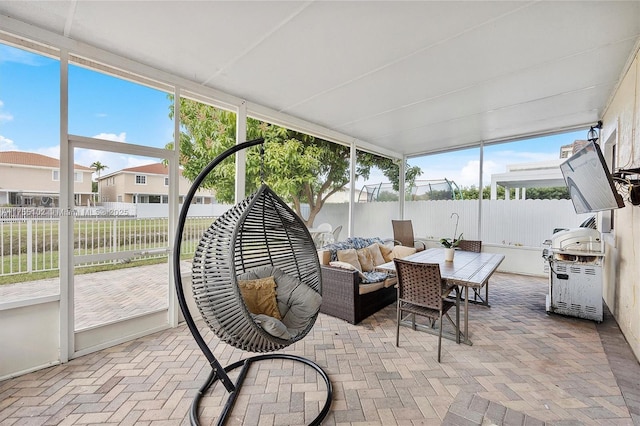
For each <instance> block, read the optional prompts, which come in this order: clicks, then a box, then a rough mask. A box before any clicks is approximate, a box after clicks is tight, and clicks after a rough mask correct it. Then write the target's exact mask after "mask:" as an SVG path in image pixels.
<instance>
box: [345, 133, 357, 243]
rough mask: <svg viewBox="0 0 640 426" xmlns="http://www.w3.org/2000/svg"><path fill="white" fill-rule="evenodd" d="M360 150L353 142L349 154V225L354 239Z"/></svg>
mask: <svg viewBox="0 0 640 426" xmlns="http://www.w3.org/2000/svg"><path fill="white" fill-rule="evenodd" d="M357 153H358V150H357V148H356V141H355V140H353V141H351V145H350V153H349V181H350V182H351V184H350V185H349V223H348V227H347V229H348V231H349V233H348V236H349V237H353V231H354V230H353V216H354V213H353V211H354V206H353V204H354V199H355V196H356V195H355V194H356V162H357V160H358V156H357Z"/></svg>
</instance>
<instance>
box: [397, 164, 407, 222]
mask: <svg viewBox="0 0 640 426" xmlns="http://www.w3.org/2000/svg"><path fill="white" fill-rule="evenodd" d="M406 164H407V156H406V155H403V156H402V160H400V164H399V167H398V201H399V203H398V209H399V211H398V214H399V217H400V219H404V202H405V193H406V192H405V191H406V188H405V186H406V184H407V182H406V181H405V176H406V175H407V171H406V168H405V165H406Z"/></svg>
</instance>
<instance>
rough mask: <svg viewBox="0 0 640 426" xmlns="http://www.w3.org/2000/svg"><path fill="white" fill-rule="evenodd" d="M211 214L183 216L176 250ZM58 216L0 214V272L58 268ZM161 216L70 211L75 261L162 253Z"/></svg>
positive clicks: (187, 250)
mask: <svg viewBox="0 0 640 426" xmlns="http://www.w3.org/2000/svg"><path fill="white" fill-rule="evenodd" d="M214 219H215V218H212V217H208V218H193V217H191V218H188V219H187V221H186V223H185V229H184V233H183V242H182V253H181V254H185V255H187V254H193V252H194V251H195V247H196V245H197V243H198V242H199V241H200V238H201V236H202V233H203V232H204V231H205V229H207V228H208V227H209V226H210V225H211V223H212V222H213V220H214ZM59 225H60V220H59V218H40V219H38V218H21V219H0V235H2V237H1V238H0V275H12V274H23V273H31V272H39V271H50V270H56V269H58V258H59V256H58V255H59V250H58V235H59V232H60V227H59ZM173 232H174V231H173V230H169V223H168V219H167V218H148V219H136V218H126V217H110V218H99V217H75V219H74V258H75V259H74V260H75V264H76V266H90V265H96V264H108V263H120V262H130V261H135V260H140V259H149V258H161V257H166V256H167V255H168V252H169V250H168V249H169V246H168V244H169V234H170V233H171V234H173Z"/></svg>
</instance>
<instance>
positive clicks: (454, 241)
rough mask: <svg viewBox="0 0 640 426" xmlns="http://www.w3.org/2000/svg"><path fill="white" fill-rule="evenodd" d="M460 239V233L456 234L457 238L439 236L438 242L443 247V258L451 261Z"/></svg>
mask: <svg viewBox="0 0 640 426" xmlns="http://www.w3.org/2000/svg"><path fill="white" fill-rule="evenodd" d="M460 241H462V234H460V235H459V236H458V238H441V239H440V244H442V247H444V260H446V261H447V262H452V261H453V254H454V253H455V250H456V247H458V245H459V244H460Z"/></svg>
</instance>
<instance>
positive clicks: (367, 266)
mask: <svg viewBox="0 0 640 426" xmlns="http://www.w3.org/2000/svg"><path fill="white" fill-rule="evenodd" d="M356 254H357V255H358V261H359V262H360V266H361V267H362V272H371V271H373V268H374V267H375V266H376V265H375V263H374V262H373V254H372V253H371V250H369V247H365V248H362V249H358V250H356Z"/></svg>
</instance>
